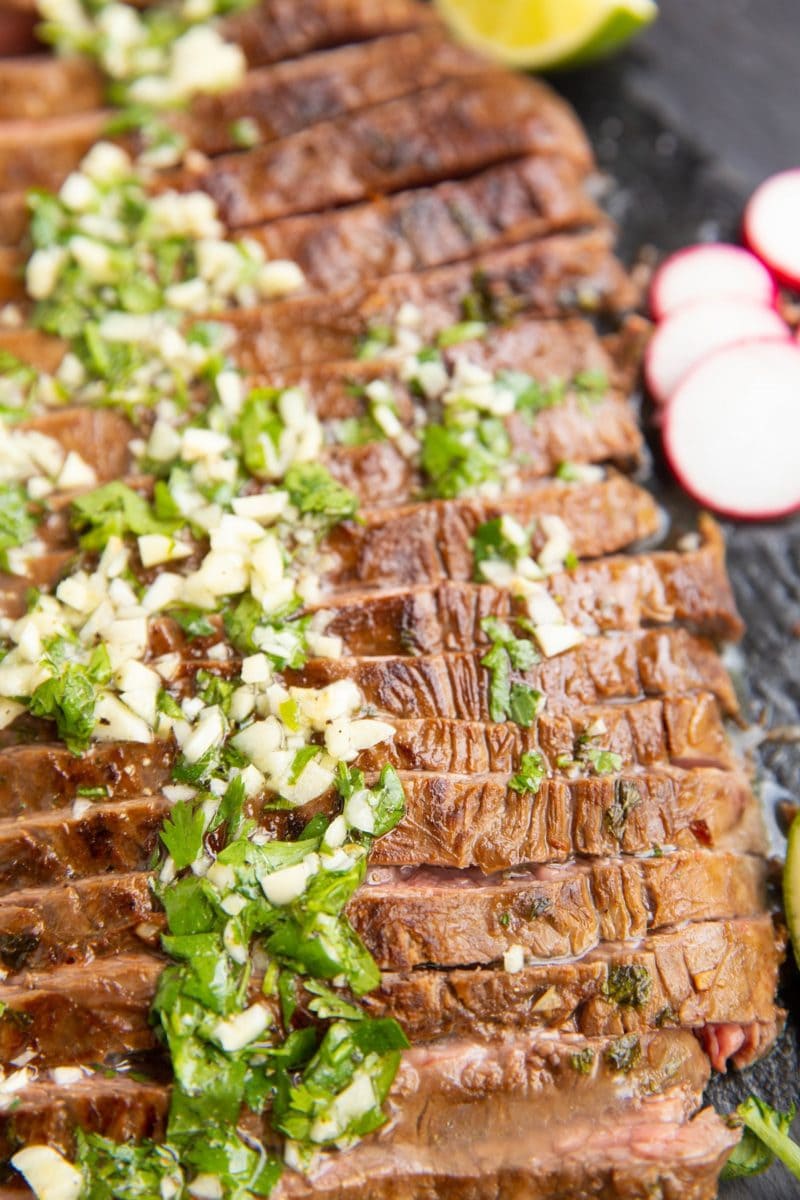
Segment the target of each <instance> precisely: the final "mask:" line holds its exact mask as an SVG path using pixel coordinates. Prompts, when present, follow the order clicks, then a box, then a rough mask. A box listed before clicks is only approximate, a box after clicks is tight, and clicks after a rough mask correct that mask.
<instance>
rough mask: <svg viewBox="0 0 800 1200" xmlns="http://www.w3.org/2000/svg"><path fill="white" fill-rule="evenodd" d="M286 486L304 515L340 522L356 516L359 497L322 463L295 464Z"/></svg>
mask: <svg viewBox="0 0 800 1200" xmlns="http://www.w3.org/2000/svg"><path fill="white" fill-rule="evenodd" d="M283 486H284V487H285V488H286V490H287V492H288V493H289V498H290V499H291V502H292V504H293V505H294V506H295V508H297V509H298V511H299V512H300V513H301V514H302V515H304V516H305V515H306V514H310V515H312V516H319V517H323V518H325V520H326V521H328V522H330V523H332V524H336V523H337V522H339V521H346V520H347V519H348V518H349V517H354V516H355V515H356V512H357V511H358V498H357V497H356V496H354V495H353V493H352V492H351V491H348V489H347V488H346V487H343V486H342V484H341V483H337V481H336V480H335V479H334V478H333V476H332V475H331V473H330V471H328V470H327V469H326V468H325V467H323V466H321V465H320V464H319V463H302V464H295V465H294V466H292V467H290V468H289V470H288V471H287V472H286V475H285V477H284V480H283Z"/></svg>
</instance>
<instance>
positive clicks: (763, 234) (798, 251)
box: [744, 168, 800, 288]
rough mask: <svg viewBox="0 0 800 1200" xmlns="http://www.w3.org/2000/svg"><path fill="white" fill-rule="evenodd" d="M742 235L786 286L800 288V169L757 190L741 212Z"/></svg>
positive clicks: (773, 177)
mask: <svg viewBox="0 0 800 1200" xmlns="http://www.w3.org/2000/svg"><path fill="white" fill-rule="evenodd" d="M744 236H745V238H746V239H747V244H748V245H749V246H750V249H751V250H752V251H753V252H754V253H755V254H757V255H758V257H759V258H762V259H763V260H764V262H765V263H766V264H767V266H768V267H770V269H771V270H773V271H774V272H775V274H776V275H777V276H778V278H779V279H781V280H782V281H783V282H784V283H787V284H788V285H789V287H793V288H798V287H800V168H798V169H796V170H792V171H782V172H781V173H780V175H773V176H772V177H771V179H767V180H766V181H765V182H764V183H762V184H761V186H760V187H759V188H756V190H755V192H754V193H753V195H752V196H751V198H750V201H749V203H748V205H747V208H746V209H745V213H744Z"/></svg>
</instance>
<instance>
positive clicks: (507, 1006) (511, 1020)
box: [0, 916, 782, 1067]
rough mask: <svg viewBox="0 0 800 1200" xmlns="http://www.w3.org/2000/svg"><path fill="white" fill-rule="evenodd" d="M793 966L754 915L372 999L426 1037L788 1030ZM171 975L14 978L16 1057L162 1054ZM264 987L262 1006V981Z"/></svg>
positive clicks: (107, 971)
mask: <svg viewBox="0 0 800 1200" xmlns="http://www.w3.org/2000/svg"><path fill="white" fill-rule="evenodd" d="M779 963H780V952H779V945H778V941H777V938H776V935H775V931H774V928H773V925H772V921H771V920H770V918H769V917H766V916H764V917H745V918H739V919H736V920H732V921H713V922H699V923H696V924H693V925H688V926H686V927H684V928H683V929H681V930H678V931H670V932H666V933H656V934H652V935H650V936H649V937H647V938H644V939H642V940H641V941H640V942H639V943H638V944H637V945H636V946H635V947H631V946H630V945H626V944H625V943H620V944H619V945H605V946H601V947H599V948H598V949H597V950H594V951H591V952H590V953H589V954H588V955H586V956H585V957H584V958H582V959H579V960H577V961H575V962H570V963H559V962H552V963H540V964H536V965H532V966H528V967H525V968H523V970H522V971H519V972H517V973H516V974H510V973H509V972H507V971H504V970H502V969H498V968H494V967H481V968H470V969H469V970H459V969H458V968H456V969H455V970H451V971H442V970H441V969H437V970H432V969H431V970H428V969H425V968H421V969H420V968H418V969H416V970H414V971H411V972H407V973H405V974H402V973H397V972H394V973H391V972H387V973H385V974H384V977H383V981H382V983H381V986H380V988H379V989H378V990H377V991H376V992H374V993H372V994H371V995H370V996H369V997H368V998H367V999H366V1001H365V1003H366V1005H367V1008H368V1010H369V1012H370V1013H372V1014H373V1015H374V1016H383V1017H386V1016H391V1017H394V1018H395V1019H396V1020H398V1021H400V1023H401V1024H402V1026H403V1028H404V1029H405V1030H406V1033H407V1034H408V1036H409V1037H410V1038H411V1040H412V1041H415V1042H417V1041H429V1040H431V1039H435V1038H441V1037H454V1036H458V1037H465V1036H470V1035H472V1036H479V1037H486V1038H494V1037H496V1036H498V1034H501V1033H502V1031H503V1030H504V1029H505V1028H508V1027H511V1028H514V1029H519V1030H522V1029H550V1030H553V1031H562V1030H563V1031H564V1032H574V1033H578V1034H582V1035H584V1036H590V1037H600V1036H613V1037H620V1036H622V1035H625V1034H630V1033H641V1032H643V1031H646V1030H648V1029H653V1028H657V1027H667V1028H669V1027H680V1028H704V1027H705V1026H707V1025H708V1026H714V1027H715V1028H722V1027H726V1026H733V1027H735V1028H738V1029H747V1028H749V1027H751V1026H753V1025H757V1026H758V1027H759V1028H760V1029H763V1030H765V1031H766V1030H769V1029H771V1030H772V1033H773V1035H774V1033H775V1032H776V1030H777V1029H778V1028H779V1026H780V1022H781V1019H782V1018H781V1014H780V1012H779V1011H777V1010H776V1009H775V1006H774V1003H773V997H774V994H775V987H776V980H777V971H778V966H779ZM163 967H164V959H163V957H162V956H161V955H159V954H155V953H149V952H146V951H143V952H142V953H138V954H133V953H131V954H120V955H117V956H113V957H106V958H100V959H98V960H97V961H96V962H94V963H92V964H91V965H89V966H88V967H87V966H84V965H82V964H81V965H78V966H69V965H68V966H62V967H54V968H52V969H50V970H46V971H24V972H22V973H21V974H18V975H16V976H13V977H12V978H11V979H9V980H8V982H7V983H6V984H4V985H3V986H0V1000H2V1001H3V1003H4V1004H5V1005H6V1008H5V1010H4V1013H3V1016H2V1017H0V1053H2V1055H3V1059H4V1060H5V1061H10V1060H12V1059H14V1058H16V1057H18V1056H19V1055H21V1054H27V1053H28V1052H31V1051H32V1052H33V1053H34V1054H35V1055H36V1059H35V1063H34V1065H36V1066H39V1067H47V1066H58V1065H60V1064H62V1063H64V1062H65V1061H67V1060H66V1058H65V1047H69V1059H70V1060H71V1061H75V1062H87V1061H94V1062H105V1061H107V1060H110V1059H112V1058H113V1057H114V1056H115V1055H120V1054H131V1053H138V1052H141V1051H150V1050H155V1049H156V1048H157V1046H158V1042H157V1039H156V1035H155V1032H154V1030H153V1027H152V1024H151V1023H150V1020H149V1009H150V1004H151V1001H152V998H153V995H154V992H155V988H156V984H157V982H158V979H159V977H160V974H161V971H162V970H163ZM251 986H252V996H253V999H254V1000H255V999H257V998H258V997H259V995H260V994H261V980H260V978H258V977H256V978H254V980H253V981H252V985H251ZM742 1047H743V1043H741V1042H740V1044H739V1046H738V1047H737V1049H736V1051H735V1054H737V1055H738V1054H741V1050H742ZM740 1061H744V1060H740ZM723 1067H724V1061H723Z"/></svg>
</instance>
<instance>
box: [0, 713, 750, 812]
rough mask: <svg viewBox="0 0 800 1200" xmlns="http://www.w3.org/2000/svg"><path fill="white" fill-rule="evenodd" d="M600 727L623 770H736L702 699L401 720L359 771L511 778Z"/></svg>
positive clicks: (717, 721) (567, 750)
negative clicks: (525, 715) (520, 717)
mask: <svg viewBox="0 0 800 1200" xmlns="http://www.w3.org/2000/svg"><path fill="white" fill-rule="evenodd" d="M595 722H600V724H601V726H602V725H605V727H606V733H604V734H603V738H602V740H603V744H604V746H607V748H608V749H609V750H611V751H612V752H613V753H615V754H619V755H620V757H621V758H622V761H623V764H624V765H625V766H636V765H640V766H642V767H649V766H653V765H655V764H657V763H662V762H666V761H670V762H672V763H674V764H675V765H676V766H683V767H706V766H710V767H717V768H719V769H722V770H730V769H731V768H732V767H734V766H736V765H737V762H736V758H735V756H734V754H733V752H732V750H731V746H730V743H729V742H728V739H727V735H726V733H725V729H724V726H723V724H722V721H721V718H720V712H719V705H718V703H717V701H716V699H715V698H714V697H713V696H711V695H709V694H708V693H704V692H700V693H698V694H697V695H693V696H676V697H667V698H665V699H663V700H641V701H639V702H636V703H633V704H619V703H612V704H609V705H590V706H588V707H587V708H585V709H580V710H575V709H571V708H570V707H569V706H564V707H559V706H558V705H550V706H549V708H548V709H546V710H545V712H544V713H543V714H542V715H541V716H540V717H539V719H538V720H537V722H536V723H535V725H533V726H531V728H530V729H523V728H522V726H521V725H515V724H513V722H508V723H506V724H498V725H493V724H487V723H484V722H478V721H453V720H446V719H437V718H423V719H417V720H414V719H413V718H411V719H408V718H399V719H397V720H395V722H394V726H395V734H394V737H393V738H392V740H391V742H386V743H383V744H382V745H380V746H378V747H376V748H375V749H374V750H365V751H363V752H362V754H361V755H360V756H359V759H358V765H359V766H360V767H362V769H364V770H379V769H380V768H381V766H382V765H383V763H385V762H387V761H388V762H391V763H392V764H393V765H394V766H395V767H397V768H398V770H401V771H402V770H404V771H439V772H442V773H443V774H451V773H457V774H458V773H460V774H465V775H483V774H485V773H487V772H491V771H506V772H508V773H510V774H513V772H514V771H515V770H517V767H518V765H519V761H520V758H521V756H522V755H523V754H524V753H525V752H526V751H532V750H533V751H539V752H540V753H542V754H544V756H545V758H546V760H547V761H548V762H549V763H551V764H555V763H556V761H557V759H558V758H559V757H560V756H561V755H566V756H569V757H571V756H572V755H573V754H574V753H575V742H576V740H577V739H578V738H579V737H580V735H581V734H582V733H584V732H585V730H586V728H587V725H592V724H594V723H595ZM2 761H3V760H2V759H0V762H2ZM92 778H94V776H93V775H92ZM71 796H72V793H70V797H71Z"/></svg>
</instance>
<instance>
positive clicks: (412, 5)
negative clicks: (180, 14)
mask: <svg viewBox="0 0 800 1200" xmlns="http://www.w3.org/2000/svg"><path fill="white" fill-rule="evenodd" d="M434 21H435V17H434V15H433V13H432V12H431V10H430V9H429V8H428V7H427V6H426V5H422V4H419V3H418V2H417V0H381V4H379V5H376V4H374V3H372V0H304V3H303V4H302V5H299V4H297V2H296V0H259V3H258V4H256V6H255V7H254V8H251V9H249V10H246V11H244V12H241V13H237V14H235V15H234V16H231V17H228V18H226V20H225V21H224V23H223V31H224V34H225V36H226V37H227V38H229V39H230V40H231V41H233V42H237V43H238V44H239V45H240V46H241V47H242V49H243V50H244V52H245V54H246V56H247V61H248V63H249V64H250V65H251V66H253V67H258V66H265V65H267V64H269V63H277V62H281V61H282V60H283V59H287V58H298V57H299V56H300V55H302V54H309V53H311V52H313V51H315V50H325V49H328V48H330V47H332V46H342V45H345V44H346V43H348V42H365V41H367V40H368V39H369V38H374V37H380V36H382V35H385V34H390V33H402V32H404V31H406V30H409V29H418V28H420V27H423V26H426V25H431V24H433V23H434Z"/></svg>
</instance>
